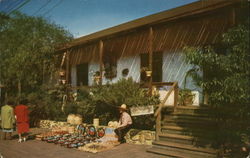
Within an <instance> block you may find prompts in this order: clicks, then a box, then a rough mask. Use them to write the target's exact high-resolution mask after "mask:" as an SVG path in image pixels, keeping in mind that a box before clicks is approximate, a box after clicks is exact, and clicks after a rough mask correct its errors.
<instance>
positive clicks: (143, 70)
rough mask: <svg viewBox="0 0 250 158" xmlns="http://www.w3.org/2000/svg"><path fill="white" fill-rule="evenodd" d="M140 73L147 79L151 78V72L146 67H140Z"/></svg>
mask: <svg viewBox="0 0 250 158" xmlns="http://www.w3.org/2000/svg"><path fill="white" fill-rule="evenodd" d="M141 71H142V72H145V73H146V76H147V77H150V76H152V71H151V70H150V69H149V68H148V67H142V68H141Z"/></svg>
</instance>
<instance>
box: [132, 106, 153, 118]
mask: <svg viewBox="0 0 250 158" xmlns="http://www.w3.org/2000/svg"><path fill="white" fill-rule="evenodd" d="M130 112H131V116H140V115H149V114H153V113H154V106H153V105H149V106H138V107H131V108H130Z"/></svg>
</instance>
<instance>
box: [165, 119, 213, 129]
mask: <svg viewBox="0 0 250 158" xmlns="http://www.w3.org/2000/svg"><path fill="white" fill-rule="evenodd" d="M161 124H162V126H164V125H172V126H182V127H192V128H193V127H197V128H200V127H202V128H206V129H208V128H209V129H213V128H216V123H214V122H213V121H202V120H189V119H186V120H185V119H174V118H168V119H164V120H162V122H161Z"/></svg>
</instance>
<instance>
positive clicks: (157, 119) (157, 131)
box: [155, 112, 161, 141]
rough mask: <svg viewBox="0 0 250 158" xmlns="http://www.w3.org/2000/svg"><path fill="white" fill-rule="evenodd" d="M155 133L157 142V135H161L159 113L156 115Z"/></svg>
mask: <svg viewBox="0 0 250 158" xmlns="http://www.w3.org/2000/svg"><path fill="white" fill-rule="evenodd" d="M155 128H156V132H155V140H156V141H158V140H159V134H160V133H161V112H159V113H158V115H157V118H156V127H155Z"/></svg>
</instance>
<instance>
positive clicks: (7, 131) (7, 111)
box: [1, 101, 15, 139]
mask: <svg viewBox="0 0 250 158" xmlns="http://www.w3.org/2000/svg"><path fill="white" fill-rule="evenodd" d="M13 105H14V103H13V102H12V101H8V102H7V104H6V105H4V106H2V108H1V120H2V122H1V127H2V132H3V139H11V134H12V132H13V127H14V125H13V124H14V123H15V116H14V110H13V107H12V106H13Z"/></svg>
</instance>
